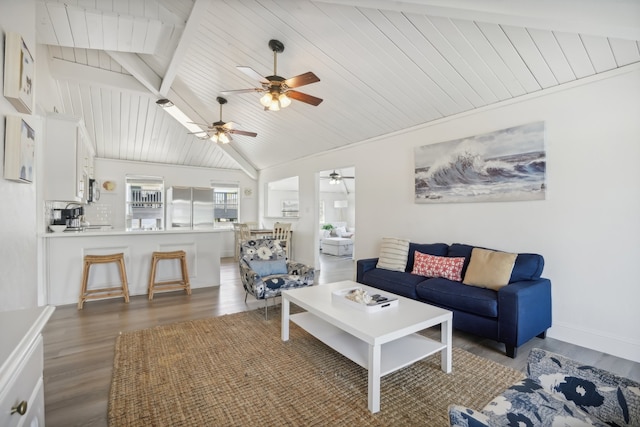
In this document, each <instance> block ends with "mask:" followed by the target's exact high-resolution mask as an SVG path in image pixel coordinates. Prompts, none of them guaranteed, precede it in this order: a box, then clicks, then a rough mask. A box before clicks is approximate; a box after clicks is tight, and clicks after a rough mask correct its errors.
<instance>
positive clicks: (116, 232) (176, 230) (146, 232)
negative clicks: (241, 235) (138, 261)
mask: <svg viewBox="0 0 640 427" xmlns="http://www.w3.org/2000/svg"><path fill="white" fill-rule="evenodd" d="M228 231H232V230H229V229H222V228H208V229H201V230H192V229H182V228H173V229H171V230H144V231H142V230H140V231H138V230H136V231H127V230H113V229H111V230H94V229H88V230H84V231H61V232H58V233H53V232H46V233H42V234H40V236H41V237H44V238H51V237H79V236H143V235H149V234H193V233H222V232H228Z"/></svg>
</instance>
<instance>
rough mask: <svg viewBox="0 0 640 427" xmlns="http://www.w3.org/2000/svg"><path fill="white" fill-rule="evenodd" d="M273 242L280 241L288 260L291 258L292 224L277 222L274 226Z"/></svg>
mask: <svg viewBox="0 0 640 427" xmlns="http://www.w3.org/2000/svg"><path fill="white" fill-rule="evenodd" d="M273 240H275V241H279V242H280V246H282V248H283V249H284V251H285V253H286V256H287V258H288V259H290V258H291V252H290V251H291V223H290V222H276V223H275V224H274V225H273Z"/></svg>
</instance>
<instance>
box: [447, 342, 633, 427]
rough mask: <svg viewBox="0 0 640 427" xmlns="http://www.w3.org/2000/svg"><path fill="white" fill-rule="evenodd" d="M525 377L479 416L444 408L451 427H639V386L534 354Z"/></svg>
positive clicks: (542, 353)
mask: <svg viewBox="0 0 640 427" xmlns="http://www.w3.org/2000/svg"><path fill="white" fill-rule="evenodd" d="M527 376H528V378H525V379H524V380H522V381H520V382H517V383H515V384H514V385H512V386H511V387H510V388H508V389H507V390H506V391H505V392H504V393H502V394H501V395H500V396H498V397H496V398H495V399H493V400H492V401H491V402H489V404H488V405H487V406H485V407H484V409H483V410H482V411H480V412H479V411H474V410H472V409H469V408H465V407H462V406H457V405H451V406H450V407H449V421H450V423H451V425H452V426H456V427H482V426H561V425H562V426H603V427H606V426H620V427H621V426H640V383H638V382H636V381H633V380H630V379H628V378H624V377H620V376H618V375H615V374H613V373H611V372H608V371H605V370H603V369H599V368H595V367H593V366H586V365H583V364H581V363H579V362H577V361H575V360H572V359H569V358H566V357H564V356H561V355H559V354H555V353H551V352H548V351H546V350H541V349H539V348H534V349H533V350H531V353H529V359H528V363H527Z"/></svg>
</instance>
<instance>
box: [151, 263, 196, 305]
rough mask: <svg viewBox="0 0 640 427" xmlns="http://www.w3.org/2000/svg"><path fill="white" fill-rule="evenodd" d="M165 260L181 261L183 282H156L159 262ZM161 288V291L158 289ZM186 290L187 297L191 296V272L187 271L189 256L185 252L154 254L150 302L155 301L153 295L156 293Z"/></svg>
mask: <svg viewBox="0 0 640 427" xmlns="http://www.w3.org/2000/svg"><path fill="white" fill-rule="evenodd" d="M163 259H179V260H180V268H181V270H182V279H181V280H168V281H165V282H156V267H157V265H158V261H160V260H163ZM157 287H160V289H156V288H157ZM179 289H184V291H185V292H186V293H187V295H191V285H190V284H189V272H188V270H187V254H186V252H185V251H173V252H154V253H153V254H152V255H151V275H150V276H149V300H152V299H153V293H154V292H156V291H175V290H179Z"/></svg>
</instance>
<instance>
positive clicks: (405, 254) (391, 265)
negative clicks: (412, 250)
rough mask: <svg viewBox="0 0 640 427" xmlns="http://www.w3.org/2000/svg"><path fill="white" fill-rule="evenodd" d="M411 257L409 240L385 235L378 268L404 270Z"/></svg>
mask: <svg viewBox="0 0 640 427" xmlns="http://www.w3.org/2000/svg"><path fill="white" fill-rule="evenodd" d="M407 258H409V241H408V240H403V239H394V238H390V237H385V238H383V239H382V246H381V247H380V256H379V257H378V264H377V265H376V267H377V268H382V269H385V270H392V271H402V272H404V271H405V269H406V268H407Z"/></svg>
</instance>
